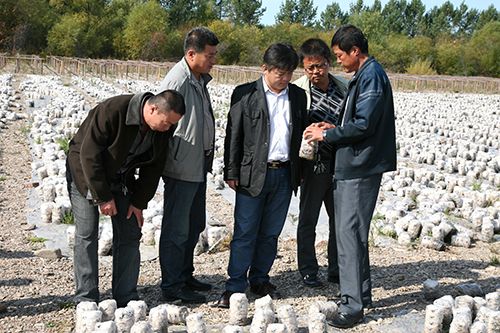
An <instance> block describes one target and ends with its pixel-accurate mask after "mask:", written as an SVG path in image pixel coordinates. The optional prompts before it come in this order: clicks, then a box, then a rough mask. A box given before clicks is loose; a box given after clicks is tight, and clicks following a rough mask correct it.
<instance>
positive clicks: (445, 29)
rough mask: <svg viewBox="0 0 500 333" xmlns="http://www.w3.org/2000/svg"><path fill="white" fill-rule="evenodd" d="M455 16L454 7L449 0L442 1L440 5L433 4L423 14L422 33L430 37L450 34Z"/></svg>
mask: <svg viewBox="0 0 500 333" xmlns="http://www.w3.org/2000/svg"><path fill="white" fill-rule="evenodd" d="M455 16H456V14H455V9H454V7H453V4H452V3H451V2H449V1H446V2H444V3H443V4H442V5H441V7H437V6H434V7H433V8H432V9H431V10H430V11H429V12H427V13H426V14H425V15H424V19H423V21H424V29H423V33H424V34H425V35H426V36H429V37H432V38H436V37H438V36H450V35H452V33H453V20H454V18H455Z"/></svg>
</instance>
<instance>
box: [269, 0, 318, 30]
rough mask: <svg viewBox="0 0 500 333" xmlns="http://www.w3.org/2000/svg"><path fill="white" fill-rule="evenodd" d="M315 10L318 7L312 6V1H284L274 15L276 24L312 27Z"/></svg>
mask: <svg viewBox="0 0 500 333" xmlns="http://www.w3.org/2000/svg"><path fill="white" fill-rule="evenodd" d="M317 10H318V7H314V6H313V1H312V0H285V1H284V2H283V3H282V4H281V6H280V11H279V12H278V14H277V15H276V22H277V23H298V24H302V25H303V26H305V27H312V26H313V25H314V18H315V17H316V11H317Z"/></svg>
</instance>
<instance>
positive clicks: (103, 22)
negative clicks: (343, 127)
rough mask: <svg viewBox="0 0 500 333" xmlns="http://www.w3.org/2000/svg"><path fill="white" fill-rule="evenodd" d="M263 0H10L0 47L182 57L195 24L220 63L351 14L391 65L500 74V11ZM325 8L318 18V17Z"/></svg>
mask: <svg viewBox="0 0 500 333" xmlns="http://www.w3.org/2000/svg"><path fill="white" fill-rule="evenodd" d="M265 11H266V8H265V7H263V6H262V1H260V0H147V1H144V0H2V1H1V2H0V51H2V52H8V53H27V54H41V55H42V56H43V55H48V54H50V55H61V56H71V57H82V58H116V59H141V60H156V61H162V60H176V59H179V58H180V57H182V55H183V45H182V44H183V38H184V35H185V33H186V32H187V31H188V30H190V29H191V28H192V27H194V26H196V25H204V26H207V27H209V28H210V29H212V30H213V31H214V32H215V33H216V34H217V35H218V36H219V39H220V41H221V44H220V48H219V59H218V63H219V64H231V65H233V64H238V65H259V64H260V61H261V58H262V54H263V52H264V50H265V49H266V47H267V46H268V45H269V44H271V43H273V42H277V41H280V42H288V43H290V44H292V45H293V46H294V47H296V48H298V46H299V45H300V44H301V43H302V42H303V41H304V40H306V39H307V38H310V37H319V38H322V39H324V40H325V41H326V42H327V43H328V44H329V43H330V39H331V36H332V35H333V33H334V31H335V30H336V29H337V28H338V27H339V26H340V25H342V24H346V23H351V24H354V25H356V26H358V27H360V28H361V29H362V30H363V31H364V32H365V34H366V35H367V37H368V40H369V43H370V53H371V54H372V55H374V56H375V57H377V58H378V60H379V61H380V62H381V63H383V64H384V65H385V66H386V68H387V69H388V70H389V71H392V72H398V73H410V74H447V75H481V76H491V77H500V65H499V62H498V59H500V20H499V18H500V15H499V11H498V10H497V9H496V8H495V7H494V6H493V5H490V6H489V7H488V8H487V9H485V10H482V11H479V10H477V9H474V8H469V7H468V6H467V5H465V4H464V3H462V4H461V5H459V6H457V7H455V6H454V5H453V4H452V3H451V2H449V1H446V2H444V3H443V4H442V5H441V6H439V7H438V6H435V7H433V8H430V9H428V10H427V9H426V8H425V5H424V4H423V3H422V1H421V0H408V1H407V0H389V1H388V2H387V3H386V5H385V6H382V4H381V2H380V0H375V1H374V2H373V4H372V5H371V6H368V5H365V4H364V2H363V0H356V1H354V2H352V3H351V5H350V8H349V10H348V11H346V12H344V11H342V9H341V8H340V5H339V4H338V3H337V2H332V3H331V4H329V5H328V6H327V7H326V8H325V10H324V11H323V12H322V13H318V12H317V7H315V6H314V4H313V1H312V0H282V2H281V5H280V10H279V12H278V14H277V15H276V17H275V24H274V25H271V26H263V25H262V24H260V19H261V17H262V14H263V13H264V12H265ZM316 17H319V19H316Z"/></svg>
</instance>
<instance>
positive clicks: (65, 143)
mask: <svg viewBox="0 0 500 333" xmlns="http://www.w3.org/2000/svg"><path fill="white" fill-rule="evenodd" d="M70 141H71V139H70V138H58V139H56V143H57V144H58V145H59V148H60V149H61V150H62V151H64V153H65V154H66V155H68V151H69V142H70Z"/></svg>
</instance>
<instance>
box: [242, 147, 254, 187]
mask: <svg viewBox="0 0 500 333" xmlns="http://www.w3.org/2000/svg"><path fill="white" fill-rule="evenodd" d="M251 175H252V154H246V155H244V156H243V160H242V161H241V167H240V186H243V187H248V186H250V179H251V178H252V177H251Z"/></svg>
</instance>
